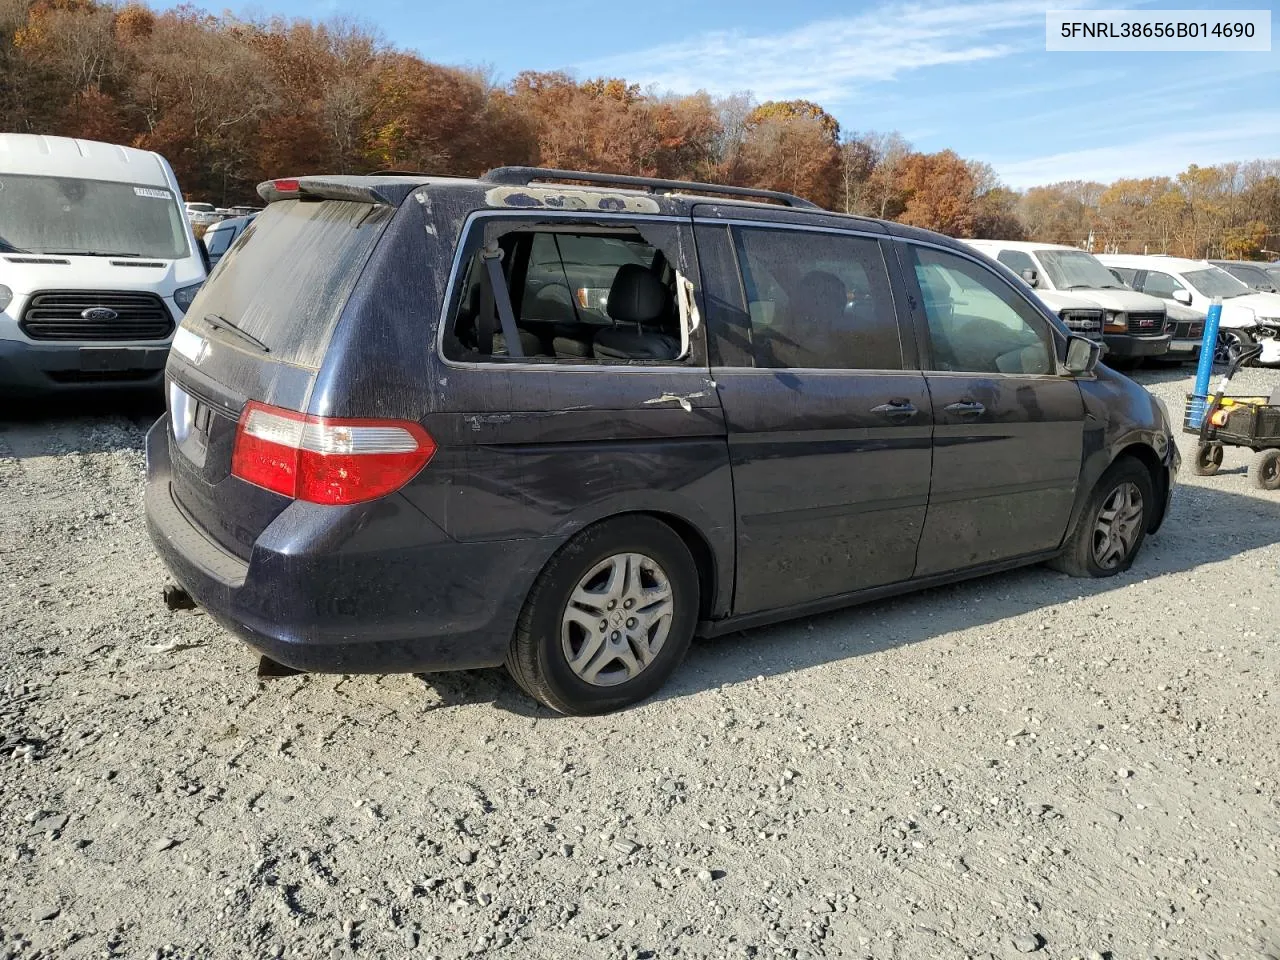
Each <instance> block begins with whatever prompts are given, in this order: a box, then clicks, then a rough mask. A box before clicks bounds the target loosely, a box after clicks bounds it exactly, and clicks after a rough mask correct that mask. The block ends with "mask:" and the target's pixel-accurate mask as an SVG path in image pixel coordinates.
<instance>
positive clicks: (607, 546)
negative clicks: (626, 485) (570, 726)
mask: <svg viewBox="0 0 1280 960" xmlns="http://www.w3.org/2000/svg"><path fill="white" fill-rule="evenodd" d="M698 607H699V588H698V570H697V566H696V565H695V564H694V560H693V556H692V555H691V554H690V552H689V548H688V547H687V546H685V543H684V541H683V540H681V539H680V537H679V536H678V535H677V534H676V532H675V531H674V530H672V529H671V528H670V527H669V526H667V525H666V524H665V523H663V522H661V521H660V520H658V519H656V518H654V517H647V516H628V517H619V518H617V519H614V520H606V521H604V522H603V523H599V524H596V525H595V526H593V527H589V528H588V529H586V530H584V531H583V532H582V533H580V534H578V535H577V536H576V537H574V538H573V539H572V540H570V541H569V542H568V543H567V544H565V545H564V546H563V547H562V548H561V549H560V551H559V552H558V553H557V554H556V555H555V556H554V557H552V558H551V560H550V562H548V564H547V566H546V567H545V568H544V569H543V571H542V573H541V574H539V576H538V579H537V580H536V581H535V583H534V585H533V589H532V590H530V591H529V597H528V599H527V600H526V601H525V605H524V609H523V610H522V611H521V613H520V619H519V621H518V623H517V625H516V631H515V635H514V637H513V638H512V642H511V648H510V650H509V652H508V654H507V670H508V671H509V672H510V673H511V675H512V677H514V678H515V680H516V682H517V683H518V684H520V686H521V687H522V688H523V689H524V690H525V692H527V693H528V694H529V695H530V696H532V697H533V698H534V699H536V700H539V701H540V702H542V703H544V704H546V705H547V706H548V707H550V708H551V709H553V710H556V711H558V712H560V713H566V714H576V715H587V714H596V713H605V712H608V711H610V710H617V709H620V708H622V707H626V706H629V705H631V704H633V703H637V702H639V701H640V700H644V699H645V698H646V697H649V696H651V695H652V694H653V693H654V692H655V691H657V690H658V688H659V687H661V686H662V685H663V683H665V682H666V680H667V678H668V677H669V676H670V675H671V673H672V672H673V671H674V670H675V668H676V667H677V666H678V665H679V663H680V661H681V660H683V659H684V655H685V653H686V652H687V651H688V649H689V643H690V641H691V640H692V639H693V631H694V628H695V626H696V625H697V620H698Z"/></svg>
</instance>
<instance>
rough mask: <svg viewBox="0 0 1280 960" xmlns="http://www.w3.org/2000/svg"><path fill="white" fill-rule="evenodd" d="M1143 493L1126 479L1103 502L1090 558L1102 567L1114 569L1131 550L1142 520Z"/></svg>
mask: <svg viewBox="0 0 1280 960" xmlns="http://www.w3.org/2000/svg"><path fill="white" fill-rule="evenodd" d="M1144 512H1145V511H1144V509H1143V503H1142V492H1141V491H1140V490H1139V489H1138V486H1137V484H1135V483H1132V482H1130V481H1125V482H1124V483H1122V484H1120V485H1119V486H1118V487H1116V488H1115V489H1114V490H1112V491H1111V493H1110V495H1109V496H1108V497H1107V499H1106V500H1104V501H1103V504H1102V509H1100V510H1099V511H1098V516H1097V519H1096V520H1095V521H1094V526H1093V559H1094V562H1095V563H1097V564H1098V566H1099V567H1101V568H1102V569H1103V570H1114V569H1115V568H1116V567H1117V566H1119V565H1120V564H1121V563H1123V562H1124V560H1125V558H1126V557H1128V556H1129V554H1130V553H1131V552H1132V551H1133V547H1134V544H1135V543H1137V541H1138V535H1139V534H1140V533H1141V531H1142V523H1143V519H1144Z"/></svg>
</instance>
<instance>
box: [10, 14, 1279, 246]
mask: <svg viewBox="0 0 1280 960" xmlns="http://www.w3.org/2000/svg"><path fill="white" fill-rule="evenodd" d="M0 130H16V131H34V132H42V133H59V134H67V135H75V136H82V137H87V138H90V139H96V140H106V141H110V142H116V143H128V144H134V145H137V146H141V147H147V148H151V149H155V150H158V151H160V152H161V153H163V154H164V155H165V156H166V157H167V158H168V159H169V160H170V162H171V163H172V164H173V166H174V168H175V170H176V171H177V174H178V177H179V180H180V182H181V183H182V185H183V189H184V192H185V193H186V194H187V195H188V196H189V197H190V198H193V199H199V200H208V201H213V202H215V203H219V204H230V203H236V202H243V201H245V200H248V199H252V197H253V191H254V186H255V184H257V183H258V182H259V181H261V180H265V179H268V178H270V177H273V176H280V175H285V174H288V175H301V174H307V173H317V172H338V173H368V172H374V171H378V170H414V171H425V172H432V173H441V174H457V175H474V174H477V173H480V172H481V171H483V170H485V169H487V168H489V167H492V166H497V165H502V164H541V165H543V166H554V167H565V168H572V169H590V170H601V171H607V172H617V173H630V174H642V175H648V176H657V177H665V178H671V179H693V180H711V181H717V182H722V183H732V184H738V185H744V186H755V187H761V188H766V189H770V190H780V191H784V192H788V193H796V194H799V195H801V196H804V197H807V198H809V199H811V200H813V201H815V202H817V203H818V204H820V205H822V206H824V207H827V208H829V209H832V210H839V211H843V212H846V213H857V214H863V215H869V216H875V217H881V218H890V219H899V220H901V221H903V222H905V223H911V224H915V225H918V226H922V227H928V228H930V229H933V230H938V231H941V232H943V233H949V234H952V235H955V236H975V237H992V238H1003V239H1023V238H1030V239H1037V240H1044V241H1050V242H1056V243H1068V244H1071V245H1080V246H1088V245H1090V244H1092V247H1093V249H1095V250H1101V249H1103V248H1106V249H1112V250H1127V251H1139V252H1141V251H1142V250H1149V251H1151V252H1168V253H1183V254H1191V255H1196V256H1204V255H1214V256H1220V255H1225V256H1241V257H1249V256H1259V255H1262V253H1263V251H1264V250H1272V251H1274V250H1275V249H1276V248H1277V247H1280V236H1278V235H1277V234H1280V161H1274V160H1273V161H1254V162H1252V163H1245V164H1222V165H1219V166H1216V167H1196V166H1192V167H1189V168H1188V169H1187V170H1185V171H1184V172H1183V173H1181V174H1179V175H1178V176H1176V177H1148V178H1140V179H1131V180H1130V179H1126V180H1119V181H1116V182H1115V183H1113V184H1110V185H1107V184H1101V183H1094V182H1091V181H1069V182H1063V183H1056V184H1050V185H1048V186H1043V187H1034V188H1032V189H1029V190H1027V191H1025V192H1022V193H1018V192H1015V191H1013V190H1010V189H1008V188H1007V187H1005V186H1003V185H1002V184H1001V183H1000V182H999V179H998V177H997V176H996V175H995V172H994V171H993V170H992V168H991V167H990V166H989V165H988V164H985V163H980V162H976V161H972V160H965V159H963V158H961V157H959V156H957V155H956V154H955V153H954V152H952V151H950V150H942V151H940V152H935V153H928V152H922V151H919V150H916V149H915V148H913V146H912V145H911V144H910V143H908V142H907V141H906V140H905V139H903V137H902V136H901V135H899V134H897V133H892V132H889V133H884V132H876V131H847V130H842V129H841V127H840V124H839V123H838V122H837V121H836V119H835V117H834V116H832V115H831V114H830V113H829V112H828V111H826V110H825V109H823V107H822V106H821V105H819V104H817V103H814V102H812V101H808V100H781V101H765V102H757V101H756V100H755V98H754V97H753V96H752V95H751V94H750V93H749V92H745V91H741V92H737V93H733V94H730V95H727V96H712V95H709V94H707V93H704V92H698V93H693V94H690V95H683V96H682V95H675V94H660V93H656V92H654V91H651V90H644V89H642V88H641V87H639V86H638V85H636V84H634V83H631V82H628V81H627V80H625V79H622V78H617V77H596V78H589V79H586V80H582V79H578V78H575V77H573V76H571V75H569V74H566V73H561V72H524V73H519V74H517V75H516V76H515V77H514V79H512V80H510V81H509V82H501V83H499V82H496V81H495V80H494V78H492V77H491V76H489V75H487V74H485V73H483V72H481V71H477V70H471V69H461V68H457V67H449V66H443V65H440V64H435V63H429V62H426V61H424V60H423V59H421V58H420V57H418V56H417V55H416V54H413V53H410V52H406V51H403V50H399V49H396V48H395V47H394V46H392V45H391V44H389V43H387V42H386V41H385V40H384V39H383V38H382V37H380V36H378V35H377V34H376V33H375V32H372V31H370V30H369V29H368V28H366V27H363V26H360V25H358V24H355V23H352V22H349V21H345V20H341V19H339V20H329V21H325V22H313V21H309V20H284V19H267V20H242V19H237V18H235V17H233V16H231V15H230V14H224V15H221V16H212V15H210V14H207V13H205V12H203V11H201V10H198V9H196V8H194V7H190V6H181V7H177V8H175V9H171V10H165V11H155V10H152V9H150V8H149V7H147V6H145V5H143V4H141V3H139V2H137V0H125V2H124V4H123V5H120V4H113V3H108V2H101V0H0Z"/></svg>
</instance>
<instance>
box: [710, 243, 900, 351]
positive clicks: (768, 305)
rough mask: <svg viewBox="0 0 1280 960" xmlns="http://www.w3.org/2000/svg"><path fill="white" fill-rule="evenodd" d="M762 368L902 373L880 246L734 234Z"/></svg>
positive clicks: (752, 344)
mask: <svg viewBox="0 0 1280 960" xmlns="http://www.w3.org/2000/svg"><path fill="white" fill-rule="evenodd" d="M734 242H735V246H736V248H737V253H738V261H739V267H740V269H741V274H742V284H743V288H744V292H745V294H746V301H747V312H748V314H749V315H750V324H749V334H750V344H749V351H748V355H749V358H750V361H751V362H752V364H753V365H754V366H757V367H792V368H805V367H808V368H820V369H844V370H900V369H902V343H901V339H900V337H899V334H898V321H897V315H896V313H895V312H894V304H893V294H892V292H891V290H890V287H889V274H888V271H887V270H886V268H885V263H884V256H883V254H882V252H881V248H880V244H879V242H878V241H876V240H872V239H868V238H864V237H852V236H844V235H841V234H833V233H818V232H808V231H802V230H789V229H770V228H764V227H760V228H756V227H744V228H735V229H734Z"/></svg>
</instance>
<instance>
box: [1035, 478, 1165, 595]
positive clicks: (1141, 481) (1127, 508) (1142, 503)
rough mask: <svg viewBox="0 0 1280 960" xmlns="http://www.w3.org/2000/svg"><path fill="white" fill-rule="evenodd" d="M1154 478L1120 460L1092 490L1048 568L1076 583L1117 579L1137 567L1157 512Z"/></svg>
mask: <svg viewBox="0 0 1280 960" xmlns="http://www.w3.org/2000/svg"><path fill="white" fill-rule="evenodd" d="M1155 506H1156V504H1155V495H1154V493H1153V491H1152V484H1151V474H1150V473H1148V472H1147V468H1146V467H1145V466H1143V465H1142V464H1141V463H1139V462H1138V461H1137V460H1135V459H1133V458H1132V457H1127V456H1126V457H1121V458H1120V459H1119V460H1117V461H1116V462H1115V463H1113V464H1112V465H1111V466H1110V467H1108V468H1107V472H1106V473H1104V474H1103V475H1102V479H1100V480H1099V481H1098V485H1097V486H1096V487H1094V488H1093V492H1092V493H1091V494H1090V495H1089V500H1088V502H1087V503H1086V504H1085V507H1084V510H1083V511H1081V513H1080V519H1079V520H1077V521H1076V526H1075V529H1074V530H1072V531H1071V535H1070V536H1069V537H1068V538H1067V542H1066V544H1065V545H1064V546H1063V549H1062V553H1060V554H1059V555H1058V556H1057V557H1055V558H1054V559H1053V560H1051V561H1049V566H1051V567H1053V568H1054V569H1055V570H1061V571H1062V572H1063V573H1066V574H1069V575H1071V576H1073V577H1095V578H1096V577H1114V576H1115V575H1116V574H1117V573H1123V572H1124V571H1125V570H1128V569H1129V567H1130V566H1131V565H1132V564H1133V558H1134V557H1135V556H1137V554H1138V550H1139V549H1140V548H1141V547H1142V541H1143V540H1144V539H1145V538H1146V535H1147V523H1148V522H1149V520H1150V517H1151V511H1152V510H1153V509H1155Z"/></svg>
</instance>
